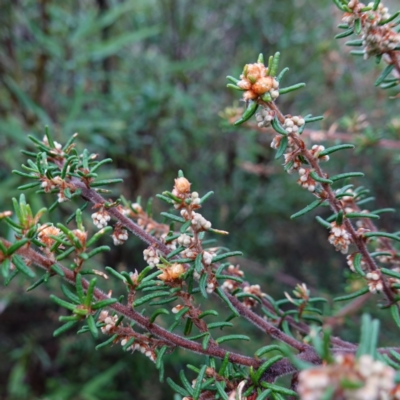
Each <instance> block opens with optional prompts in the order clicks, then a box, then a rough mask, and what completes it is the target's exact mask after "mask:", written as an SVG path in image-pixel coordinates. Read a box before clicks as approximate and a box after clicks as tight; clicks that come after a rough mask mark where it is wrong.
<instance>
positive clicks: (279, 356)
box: [253, 355, 283, 384]
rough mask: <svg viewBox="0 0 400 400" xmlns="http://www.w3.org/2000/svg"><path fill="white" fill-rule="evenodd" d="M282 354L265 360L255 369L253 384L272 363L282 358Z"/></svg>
mask: <svg viewBox="0 0 400 400" xmlns="http://www.w3.org/2000/svg"><path fill="white" fill-rule="evenodd" d="M282 358H283V356H281V355H277V356H275V357H272V358H270V359H269V360H267V361H265V362H264V363H263V364H262V365H261V366H260V367H259V368H258V370H257V372H256V374H255V376H254V380H253V382H254V384H258V382H259V381H260V379H261V377H262V376H263V374H264V372H265V371H266V370H267V369H268V368H270V367H271V366H272V365H273V364H275V363H276V362H278V361H279V360H282Z"/></svg>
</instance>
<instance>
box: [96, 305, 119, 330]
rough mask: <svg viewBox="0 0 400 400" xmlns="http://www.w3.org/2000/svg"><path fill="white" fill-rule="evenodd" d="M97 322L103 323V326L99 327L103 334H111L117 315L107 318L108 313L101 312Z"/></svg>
mask: <svg viewBox="0 0 400 400" xmlns="http://www.w3.org/2000/svg"><path fill="white" fill-rule="evenodd" d="M99 321H100V322H103V323H104V325H103V326H102V327H101V331H102V332H103V333H104V334H109V333H112V332H113V330H114V329H115V324H116V323H117V321H118V316H117V315H113V316H109V315H108V311H106V310H102V311H101V313H100V315H99Z"/></svg>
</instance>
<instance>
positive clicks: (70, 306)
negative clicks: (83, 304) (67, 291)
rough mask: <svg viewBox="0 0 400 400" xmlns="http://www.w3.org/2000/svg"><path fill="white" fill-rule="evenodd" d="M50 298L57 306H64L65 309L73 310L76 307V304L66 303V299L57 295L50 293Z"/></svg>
mask: <svg viewBox="0 0 400 400" xmlns="http://www.w3.org/2000/svg"><path fill="white" fill-rule="evenodd" d="M50 299H51V300H53V301H54V302H55V303H56V304H58V305H59V306H61V307H64V308H66V309H67V310H70V311H74V310H75V308H76V304H72V303H68V302H67V301H65V300H62V299H60V298H58V297H57V296H54V294H51V295H50Z"/></svg>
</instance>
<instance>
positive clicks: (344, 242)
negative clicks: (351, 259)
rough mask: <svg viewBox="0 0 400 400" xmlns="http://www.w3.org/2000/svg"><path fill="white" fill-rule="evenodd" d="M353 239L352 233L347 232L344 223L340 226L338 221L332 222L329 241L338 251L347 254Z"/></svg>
mask: <svg viewBox="0 0 400 400" xmlns="http://www.w3.org/2000/svg"><path fill="white" fill-rule="evenodd" d="M351 240H352V239H351V236H350V233H349V232H347V230H346V228H345V227H344V225H339V226H338V225H337V224H336V222H332V223H331V232H330V234H329V238H328V241H329V243H330V244H332V245H333V246H334V247H335V249H336V251H340V252H341V253H343V254H347V252H348V251H349V245H350V243H351Z"/></svg>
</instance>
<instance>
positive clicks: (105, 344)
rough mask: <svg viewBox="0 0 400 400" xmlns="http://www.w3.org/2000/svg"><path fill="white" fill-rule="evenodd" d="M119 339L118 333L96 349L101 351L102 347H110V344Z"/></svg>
mask: <svg viewBox="0 0 400 400" xmlns="http://www.w3.org/2000/svg"><path fill="white" fill-rule="evenodd" d="M117 337H118V334H117V333H116V334H115V335H112V336H111V337H110V338H108V339H107V340H106V341H105V342H103V343H100V344H98V345H97V346H96V347H95V349H96V350H99V349H101V348H102V347H105V346H108V345H109V344H111V343H113V342H114V340H115V339H116V338H117Z"/></svg>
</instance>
